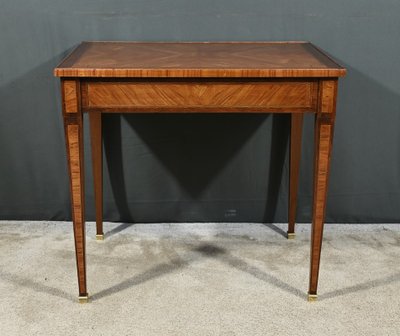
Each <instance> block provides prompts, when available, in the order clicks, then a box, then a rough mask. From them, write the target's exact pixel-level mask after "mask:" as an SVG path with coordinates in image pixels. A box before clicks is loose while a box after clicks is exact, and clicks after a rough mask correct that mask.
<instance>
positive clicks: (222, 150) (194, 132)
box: [103, 114, 289, 222]
mask: <svg viewBox="0 0 400 336" xmlns="http://www.w3.org/2000/svg"><path fill="white" fill-rule="evenodd" d="M103 118H104V150H105V157H106V165H107V168H108V171H109V178H110V185H111V190H112V193H113V195H114V200H115V204H116V207H117V210H118V212H119V216H120V219H121V220H122V221H128V222H129V221H130V222H132V221H135V216H134V214H132V210H131V207H130V204H129V202H128V191H127V187H126V176H127V174H129V172H127V171H124V155H125V154H124V150H123V144H122V142H123V140H122V138H123V134H122V133H123V131H122V128H123V125H122V123H125V124H126V125H128V127H129V128H130V129H131V130H132V131H133V132H134V133H135V134H136V136H137V137H138V138H139V141H142V143H143V144H144V146H145V147H146V150H148V151H149V152H150V153H151V155H153V156H154V157H155V158H156V159H157V161H158V162H159V163H160V169H164V170H166V171H167V172H168V174H169V175H170V176H171V177H172V178H173V181H174V183H177V184H178V186H179V188H180V190H181V192H182V194H183V195H182V197H186V198H188V199H190V200H193V201H198V200H199V199H200V198H201V197H202V196H203V195H204V193H206V192H207V190H208V187H209V186H210V184H212V183H213V181H214V180H215V179H216V178H217V177H218V176H219V175H220V174H222V172H223V171H224V169H225V168H226V167H227V166H228V165H229V164H230V163H231V162H232V160H234V158H235V157H236V156H237V155H239V152H240V151H241V149H242V148H243V146H244V145H245V144H246V143H247V142H248V141H249V140H250V139H251V137H252V136H253V135H254V134H255V132H256V131H257V129H258V128H260V126H261V125H262V124H263V123H264V122H266V121H267V120H268V119H269V120H268V121H267V122H269V121H270V122H271V123H272V124H271V125H272V132H271V134H265V139H266V148H265V152H262V153H259V155H260V156H263V155H264V156H265V155H266V156H267V158H268V159H267V161H268V162H269V169H268V168H267V170H266V172H265V174H268V181H269V182H268V187H267V189H266V195H267V196H266V198H267V202H266V207H265V215H264V221H268V222H271V221H272V220H273V218H274V217H275V213H276V208H277V205H278V194H279V189H280V185H281V179H282V174H283V166H284V162H285V158H286V153H287V143H288V134H289V128H288V127H289V123H288V121H289V118H288V116H287V115H286V116H282V115H280V116H277V115H270V114H263V115H261V114H247V115H243V114H240V115H239V114H224V115H221V114H213V115H207V114H168V115H166V114H134V115H126V114H125V115H124V116H120V115H104V116H103ZM268 141H270V144H271V146H272V148H271V150H270V151H269V152H268V150H269V148H268V146H267V142H268ZM249 164H255V163H252V162H249ZM125 169H126V168H125ZM129 169H130V168H129ZM132 169H135V167H132ZM245 173H246V172H243V174H245ZM235 174H236V175H237V176H238V174H239V175H240V174H241V172H236V173H235ZM160 188H162V187H160ZM222 193H226V197H227V198H228V199H229V197H230V196H232V195H231V194H229V191H223V192H222ZM239 196H240V195H238V197H239ZM177 202H178V201H177Z"/></svg>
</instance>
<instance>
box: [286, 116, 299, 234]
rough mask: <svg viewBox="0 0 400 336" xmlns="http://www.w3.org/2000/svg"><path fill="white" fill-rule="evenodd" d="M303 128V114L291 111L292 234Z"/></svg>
mask: <svg viewBox="0 0 400 336" xmlns="http://www.w3.org/2000/svg"><path fill="white" fill-rule="evenodd" d="M302 130H303V114H302V113H298V114H295V113H292V115H291V120H290V153H289V160H290V163H289V170H290V172H289V209H288V214H289V216H288V231H287V232H288V234H289V236H290V234H294V232H295V223H296V210H297V191H298V185H299V170H300V158H301V135H302Z"/></svg>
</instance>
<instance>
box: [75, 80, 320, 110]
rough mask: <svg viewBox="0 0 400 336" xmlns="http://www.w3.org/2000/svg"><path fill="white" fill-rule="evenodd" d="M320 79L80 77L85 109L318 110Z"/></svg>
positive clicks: (83, 108) (83, 107)
mask: <svg viewBox="0 0 400 336" xmlns="http://www.w3.org/2000/svg"><path fill="white" fill-rule="evenodd" d="M318 86H319V81H318V80H315V79H305V80H254V81H239V80H202V81H199V80H197V79H196V80H168V81H166V80H125V81H121V80H118V79H115V80H95V81H94V80H81V85H80V88H81V99H82V102H81V103H82V104H81V106H82V110H83V111H84V112H95V111H98V112H109V113H112V112H116V113H121V112H126V113H129V112H131V113H139V112H142V113H146V112H149V113H151V112H178V113H179V112H190V113H195V112H199V113H231V112H250V113H257V112H276V113H295V112H299V113H304V112H316V110H317V104H318Z"/></svg>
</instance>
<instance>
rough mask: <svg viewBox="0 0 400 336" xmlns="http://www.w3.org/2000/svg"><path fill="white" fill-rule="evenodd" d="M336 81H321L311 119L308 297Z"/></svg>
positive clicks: (314, 278)
mask: <svg viewBox="0 0 400 336" xmlns="http://www.w3.org/2000/svg"><path fill="white" fill-rule="evenodd" d="M336 96H337V80H332V81H322V82H321V85H320V102H319V109H318V113H317V114H316V115H315V131H314V137H315V138H314V144H315V149H314V192H313V216H312V218H313V220H312V232H311V258H310V285H309V291H308V294H310V295H316V294H317V286H318V276H319V265H320V259H321V247H322V237H323V231H324V221H325V209H326V197H327V191H328V177H329V167H330V158H331V151H332V142H333V129H334V123H335V114H336Z"/></svg>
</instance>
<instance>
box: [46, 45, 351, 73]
mask: <svg viewBox="0 0 400 336" xmlns="http://www.w3.org/2000/svg"><path fill="white" fill-rule="evenodd" d="M345 72H346V70H345V69H344V68H342V67H341V66H340V65H339V64H337V63H336V62H335V61H333V60H332V59H331V58H330V57H328V56H327V55H326V54H324V53H323V52H322V51H321V50H319V49H318V48H316V47H314V46H313V45H312V44H311V43H309V42H298V41H297V42H286V41H285V42H179V43H175V42H169V43H166V42H159V43H157V42H148V43H145V42H106V41H105V42H82V43H81V44H80V45H79V46H78V47H77V48H76V49H75V51H74V52H73V53H71V54H70V55H69V56H68V57H67V58H66V59H64V61H62V62H61V64H60V65H59V66H58V67H57V68H56V69H55V71H54V73H55V75H56V76H59V77H113V78H115V77H123V78H129V77H131V78H134V77H153V78H161V77H169V78H171V77H176V78H183V77H194V78H198V77H207V78H212V77H218V78H221V77H240V78H249V77H250V78H251V77H262V78H272V77H289V78H295V77H340V76H344V74H345Z"/></svg>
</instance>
